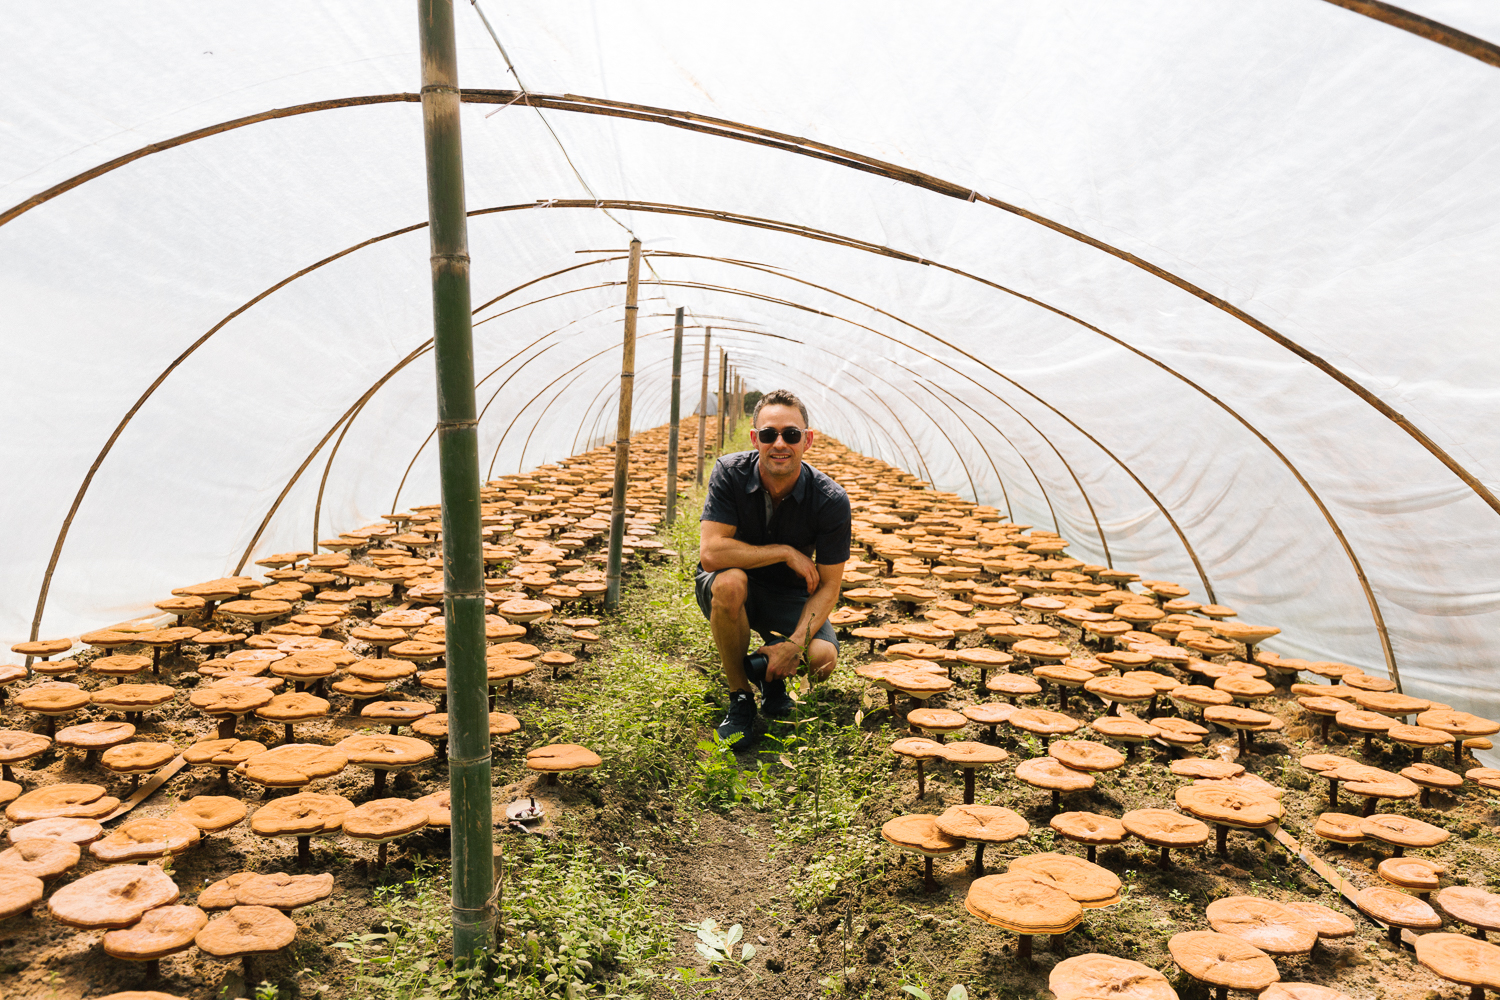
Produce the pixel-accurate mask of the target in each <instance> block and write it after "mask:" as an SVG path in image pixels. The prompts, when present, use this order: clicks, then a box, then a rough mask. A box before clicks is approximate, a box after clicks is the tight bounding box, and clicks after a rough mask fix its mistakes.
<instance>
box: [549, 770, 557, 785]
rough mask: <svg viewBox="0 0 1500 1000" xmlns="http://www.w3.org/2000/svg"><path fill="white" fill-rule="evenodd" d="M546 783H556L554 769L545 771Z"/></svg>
mask: <svg viewBox="0 0 1500 1000" xmlns="http://www.w3.org/2000/svg"><path fill="white" fill-rule="evenodd" d="M547 784H549V785H555V784H557V772H556V771H548V772H547Z"/></svg>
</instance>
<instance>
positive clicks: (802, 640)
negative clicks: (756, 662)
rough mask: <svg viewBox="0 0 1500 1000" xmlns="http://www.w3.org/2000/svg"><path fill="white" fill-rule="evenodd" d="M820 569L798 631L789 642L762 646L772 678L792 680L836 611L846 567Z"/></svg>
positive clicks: (798, 621)
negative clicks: (804, 652) (806, 651)
mask: <svg viewBox="0 0 1500 1000" xmlns="http://www.w3.org/2000/svg"><path fill="white" fill-rule="evenodd" d="M793 551H795V550H793ZM798 555H801V553H798ZM804 558H806V557H805V556H804ZM817 570H818V580H819V582H818V587H817V589H816V590H814V591H813V593H812V596H811V597H809V598H808V599H807V603H806V604H804V605H803V606H802V617H801V618H799V619H798V620H797V628H796V630H795V631H793V632H792V634H791V635H790V636H788V637H787V641H786V642H782V643H777V644H776V645H774V646H762V647H761V648H762V649H763V650H764V651H765V653H766V656H767V657H769V659H770V663H769V664H767V666H766V676H767V677H768V678H772V677H790V676H792V675H793V674H795V673H796V672H797V664H798V663H799V662H800V661H801V659H802V654H803V651H804V650H806V649H807V644H808V643H809V642H810V641H812V637H813V636H815V635H817V634H818V629H820V628H822V627H823V623H824V622H825V621H827V620H828V616H829V615H830V614H831V613H832V612H833V606H834V605H835V604H837V603H838V599H839V586H840V584H842V583H843V580H844V564H843V563H833V564H831V565H820V566H818V567H817Z"/></svg>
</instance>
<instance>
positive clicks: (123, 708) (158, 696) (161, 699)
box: [90, 684, 177, 722]
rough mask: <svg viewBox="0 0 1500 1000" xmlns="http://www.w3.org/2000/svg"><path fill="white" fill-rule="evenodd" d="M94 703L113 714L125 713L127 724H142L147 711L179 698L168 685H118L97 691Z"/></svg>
mask: <svg viewBox="0 0 1500 1000" xmlns="http://www.w3.org/2000/svg"><path fill="white" fill-rule="evenodd" d="M90 697H91V699H92V700H93V703H94V704H95V705H98V706H99V707H100V708H103V709H108V710H109V711H112V712H123V713H124V715H125V721H126V722H140V721H141V716H142V715H143V714H145V712H146V710H147V709H151V708H159V707H160V706H162V705H165V704H167V703H168V702H170V701H171V700H172V699H174V698H176V697H177V691H176V689H174V688H172V687H170V686H168V685H166V684H116V685H114V686H112V687H104V688H100V689H99V690H97V691H95V692H94V693H93V694H92V695H91V696H90Z"/></svg>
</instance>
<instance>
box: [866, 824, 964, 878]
mask: <svg viewBox="0 0 1500 1000" xmlns="http://www.w3.org/2000/svg"><path fill="white" fill-rule="evenodd" d="M937 819H938V818H937V817H936V816H933V815H931V814H928V813H913V814H911V815H907V816H897V817H896V818H894V819H891V820H887V821H886V823H885V825H884V826H882V827H881V828H880V836H881V837H882V838H884V839H885V841H886V842H887V843H889V844H892V845H893V846H895V847H897V848H899V849H901V850H903V851H910V852H912V853H914V854H920V855H922V858H923V868H922V885H923V887H924V888H925V889H927V890H928V891H929V892H931V891H932V890H934V889H936V888H937V887H938V884H937V880H936V879H934V878H933V877H932V859H933V858H935V857H942V856H944V855H947V854H954V853H957V852H958V851H961V850H963V849H964V842H963V840H962V839H960V838H959V837H956V836H952V835H950V834H947V833H944V832H943V831H942V829H940V828H939V826H938V823H937Z"/></svg>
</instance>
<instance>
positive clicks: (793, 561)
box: [784, 545, 822, 594]
mask: <svg viewBox="0 0 1500 1000" xmlns="http://www.w3.org/2000/svg"><path fill="white" fill-rule="evenodd" d="M784 548H785V549H786V564H787V565H788V566H790V567H791V568H792V572H794V573H796V574H797V575H798V576H800V577H802V580H803V582H804V583H806V584H807V592H808V593H809V594H811V593H812V592H813V591H815V590H817V589H818V584H819V583H820V582H822V578H821V577H820V576H819V575H818V567H817V566H816V565H814V564H813V561H812V560H811V559H809V558H808V557H807V556H805V555H803V554H802V552H801V551H800V550H798V549H794V548H792V547H791V546H790V545H787V546H784Z"/></svg>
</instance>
